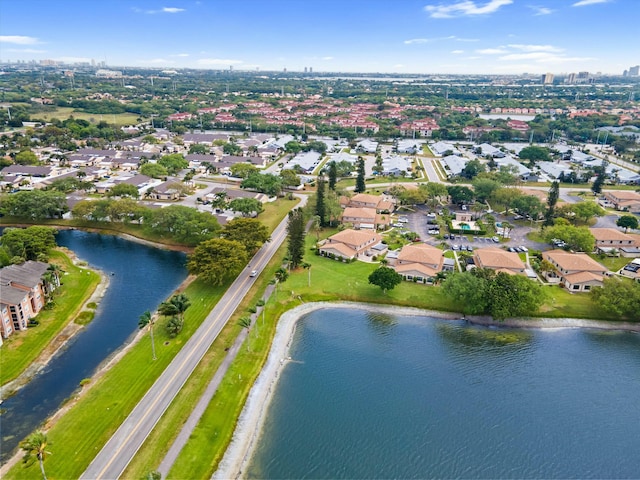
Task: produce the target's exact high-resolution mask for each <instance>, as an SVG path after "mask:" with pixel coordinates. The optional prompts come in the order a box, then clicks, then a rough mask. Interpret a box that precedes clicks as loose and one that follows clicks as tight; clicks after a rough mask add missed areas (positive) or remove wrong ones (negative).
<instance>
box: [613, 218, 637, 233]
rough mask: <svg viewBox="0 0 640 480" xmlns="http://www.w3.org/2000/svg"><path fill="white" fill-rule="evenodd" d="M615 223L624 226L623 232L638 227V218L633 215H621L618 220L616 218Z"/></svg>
mask: <svg viewBox="0 0 640 480" xmlns="http://www.w3.org/2000/svg"><path fill="white" fill-rule="evenodd" d="M616 225H617V226H619V227H620V228H624V231H625V232H628V231H629V229H630V228H631V229H632V230H635V229H636V228H638V219H637V218H636V217H634V216H633V215H622V216H621V217H620V218H619V219H618V220H616Z"/></svg>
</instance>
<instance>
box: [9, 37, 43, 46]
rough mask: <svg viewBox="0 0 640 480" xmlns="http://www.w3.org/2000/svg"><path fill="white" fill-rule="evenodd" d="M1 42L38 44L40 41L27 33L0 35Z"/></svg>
mask: <svg viewBox="0 0 640 480" xmlns="http://www.w3.org/2000/svg"><path fill="white" fill-rule="evenodd" d="M0 43H14V44H16V45H36V44H38V43H40V41H39V40H38V39H37V38H35V37H27V36H25V35H0Z"/></svg>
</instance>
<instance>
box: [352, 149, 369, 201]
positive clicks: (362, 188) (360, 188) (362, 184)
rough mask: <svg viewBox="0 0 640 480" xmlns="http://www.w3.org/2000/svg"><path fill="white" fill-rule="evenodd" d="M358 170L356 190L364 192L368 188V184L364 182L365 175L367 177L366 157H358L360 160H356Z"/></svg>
mask: <svg viewBox="0 0 640 480" xmlns="http://www.w3.org/2000/svg"><path fill="white" fill-rule="evenodd" d="M356 171H357V177H356V188H355V190H354V191H355V192H356V193H363V192H364V191H365V190H366V189H367V186H366V184H365V182H364V177H365V171H364V158H362V157H358V161H357V162H356Z"/></svg>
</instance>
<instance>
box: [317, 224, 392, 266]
mask: <svg viewBox="0 0 640 480" xmlns="http://www.w3.org/2000/svg"><path fill="white" fill-rule="evenodd" d="M380 240H382V237H381V236H380V235H378V234H377V233H375V232H372V231H370V230H353V229H351V228H348V229H346V230H343V231H342V232H338V233H336V234H335V235H332V236H330V237H329V238H327V239H326V241H325V242H324V243H323V244H322V245H321V246H320V248H319V252H320V255H322V256H325V257H331V258H337V259H342V260H353V259H357V258H361V257H364V256H366V255H367V252H368V251H369V250H370V249H371V248H372V247H373V246H375V245H377V244H378V243H380Z"/></svg>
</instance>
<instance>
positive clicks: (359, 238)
mask: <svg viewBox="0 0 640 480" xmlns="http://www.w3.org/2000/svg"><path fill="white" fill-rule="evenodd" d="M380 239H381V237H380V235H378V234H377V233H375V232H372V231H371V230H353V229H351V228H347V229H346V230H343V231H342V232H338V233H336V234H335V235H331V236H330V237H329V240H330V241H331V243H334V242H340V243H344V244H346V245H349V246H353V247H358V246H360V245H363V244H365V243H369V242H370V243H371V244H372V245H375V244H376V243H377V242H379V241H380Z"/></svg>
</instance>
